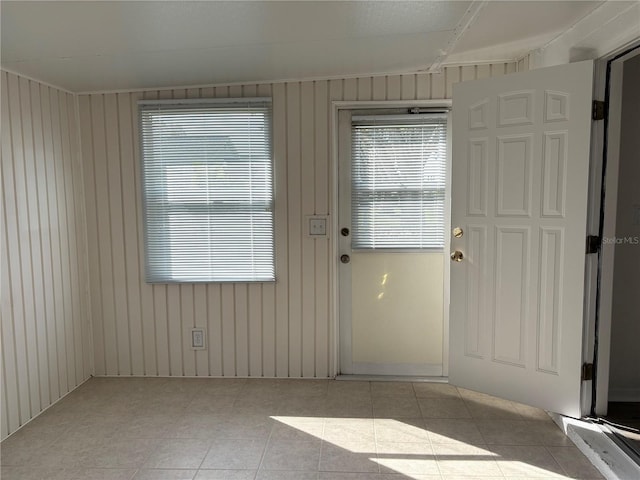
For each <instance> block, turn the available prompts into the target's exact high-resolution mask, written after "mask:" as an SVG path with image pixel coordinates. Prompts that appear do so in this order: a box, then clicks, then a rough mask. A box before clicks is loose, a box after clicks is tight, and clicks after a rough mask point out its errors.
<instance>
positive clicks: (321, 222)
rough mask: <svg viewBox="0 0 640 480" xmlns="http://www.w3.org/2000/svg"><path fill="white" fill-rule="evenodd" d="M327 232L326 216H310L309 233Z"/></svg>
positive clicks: (320, 234)
mask: <svg viewBox="0 0 640 480" xmlns="http://www.w3.org/2000/svg"><path fill="white" fill-rule="evenodd" d="M326 234H327V219H326V218H310V219H309V235H312V236H315V235H318V236H325V235H326Z"/></svg>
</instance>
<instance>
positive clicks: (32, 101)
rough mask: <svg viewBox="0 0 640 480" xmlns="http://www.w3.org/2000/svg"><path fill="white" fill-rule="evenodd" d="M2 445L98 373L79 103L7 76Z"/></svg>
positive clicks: (4, 76) (4, 102)
mask: <svg viewBox="0 0 640 480" xmlns="http://www.w3.org/2000/svg"><path fill="white" fill-rule="evenodd" d="M0 90H1V92H2V215H3V217H2V238H1V239H0V244H1V245H2V259H1V262H0V264H1V271H2V279H1V287H0V292H1V297H2V307H1V310H0V316H1V328H2V397H1V398H0V411H1V412H2V422H1V424H2V438H4V437H6V436H7V435H8V434H10V433H12V432H14V431H15V430H16V429H18V428H19V427H20V426H21V425H24V424H25V423H26V422H28V421H29V420H30V419H31V418H33V417H35V416H36V415H38V414H39V413H40V412H41V411H42V410H44V409H45V408H47V407H48V406H49V405H51V404H52V403H54V402H55V401H57V400H58V399H60V398H61V397H62V396H64V395H65V394H66V393H68V392H69V391H71V390H73V389H74V388H75V387H76V386H78V385H79V384H81V383H82V382H83V381H84V380H86V379H87V378H88V377H89V375H90V373H91V365H92V363H93V352H92V349H91V335H90V326H91V325H90V319H89V317H88V315H87V313H88V310H87V305H88V299H87V297H86V294H87V293H88V290H87V288H86V285H87V269H86V244H85V243H86V239H85V227H84V220H83V218H84V213H83V208H84V207H83V205H84V200H83V184H82V177H81V175H80V172H81V164H80V155H79V138H78V124H77V108H76V99H75V97H74V95H72V94H70V93H66V92H64V91H61V90H57V89H55V88H52V87H49V86H46V85H42V84H40V83H38V82H35V81H32V80H28V79H26V78H23V77H20V76H17V75H13V74H10V73H6V72H4V71H3V72H2V77H1V88H0Z"/></svg>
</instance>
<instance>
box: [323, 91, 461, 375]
mask: <svg viewBox="0 0 640 480" xmlns="http://www.w3.org/2000/svg"><path fill="white" fill-rule="evenodd" d="M451 106H452V101H451V100H450V99H441V100H384V101H383V100H381V101H375V100H374V101H358V100H333V101H332V102H331V114H330V119H329V121H330V125H329V131H330V135H331V177H330V178H331V185H330V190H331V191H330V195H331V217H332V218H331V222H332V225H331V230H330V231H332V232H335V233H334V235H332V238H331V239H330V241H331V248H330V250H331V252H332V256H333V259H332V261H331V266H332V268H331V272H330V278H331V283H332V289H331V292H330V293H331V297H332V298H331V313H332V317H333V318H332V321H331V329H332V332H331V336H330V338H331V339H332V341H331V344H332V346H333V352H332V355H331V360H332V364H333V365H332V368H331V372H330V374H331V375H332V376H333V377H335V376H336V375H338V374H339V373H340V370H341V368H340V301H339V300H340V296H339V295H340V280H339V260H338V257H339V253H340V247H339V240H340V239H339V237H338V233H337V232H339V231H340V226H339V223H338V222H339V211H340V210H339V204H338V193H339V183H338V182H339V180H340V178H339V176H338V167H339V163H340V162H339V160H340V158H339V149H338V134H339V121H338V114H339V112H340V111H341V110H356V109H357V110H364V109H383V108H410V107H419V108H448V109H450V108H451ZM445 188H446V193H445V213H444V215H445V232H448V231H449V229H450V225H449V223H450V221H451V198H450V197H451V122H450V121H447V183H446V187H445ZM444 237H445V242H444V247H443V252H444V254H445V255H446V254H447V252H448V251H449V237H450V236H449V235H447V234H445V236H444ZM444 265H445V267H444V276H443V282H444V288H443V292H444V294H443V296H444V298H443V307H444V309H443V317H444V318H443V334H442V337H443V338H442V342H443V343H442V376H443V377H447V376H448V374H449V288H450V285H449V283H450V282H449V262H444Z"/></svg>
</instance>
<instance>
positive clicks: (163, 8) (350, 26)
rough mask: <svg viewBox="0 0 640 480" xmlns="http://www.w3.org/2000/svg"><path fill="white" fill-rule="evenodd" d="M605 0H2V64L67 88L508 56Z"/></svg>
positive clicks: (402, 68)
mask: <svg viewBox="0 0 640 480" xmlns="http://www.w3.org/2000/svg"><path fill="white" fill-rule="evenodd" d="M602 3H603V2H601V1H491V2H484V1H451V0H450V1H355V2H352V1H341V2H325V1H304V2H275V1H274V2H271V1H255V2H253V1H252V2H249V1H230V2H218V1H209V2H195V1H183V2H179V1H141V2H129V1H120V2H116V1H113V2H89V1H85V2H23V1H2V2H1V3H0V8H1V11H0V15H1V17H2V25H1V40H2V51H1V55H2V67H3V68H6V69H8V70H10V71H14V72H17V73H21V74H23V75H27V76H30V77H33V78H36V79H38V80H41V81H44V82H48V83H51V84H53V85H57V86H60V87H63V88H66V89H68V90H71V91H76V92H79V91H100V90H117V89H136V88H149V87H165V86H182V85H185V86H186V85H204V84H224V83H240V82H264V81H273V80H283V79H303V78H305V79H306V78H327V77H337V76H353V75H375V74H385V73H400V72H415V71H419V70H426V69H429V68H434V67H437V66H439V65H440V64H441V63H443V62H444V63H451V62H456V63H458V62H461V63H464V62H479V61H502V60H512V59H516V58H518V57H520V56H523V55H525V54H526V53H527V52H529V51H530V50H532V49H535V48H538V47H541V46H543V45H545V44H546V43H548V42H549V41H551V40H552V39H553V38H555V37H556V36H557V35H558V34H559V33H561V32H562V31H564V30H566V29H567V28H569V27H571V26H572V25H573V24H575V23H576V22H577V21H578V20H580V19H581V18H583V17H584V16H585V15H587V14H588V13H590V12H591V11H592V10H594V9H595V8H597V7H598V6H599V5H600V4H602ZM467 26H468V28H465V27H467Z"/></svg>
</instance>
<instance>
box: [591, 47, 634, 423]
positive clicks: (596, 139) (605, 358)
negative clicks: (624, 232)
mask: <svg viewBox="0 0 640 480" xmlns="http://www.w3.org/2000/svg"><path fill="white" fill-rule="evenodd" d="M638 48H640V39H636V40H634V41H632V42H630V43H628V44H626V45H623V46H621V47H620V48H617V49H616V50H614V51H613V52H611V53H609V54H607V55H604V56H602V57H600V58H599V59H598V60H597V61H596V63H595V82H594V98H596V99H597V100H603V101H605V102H606V103H607V105H606V106H605V108H606V111H605V120H604V121H603V122H595V123H594V126H593V130H592V144H591V147H592V153H591V155H592V165H593V172H594V174H593V178H592V179H591V185H590V187H591V188H592V192H593V193H592V195H591V198H590V201H591V202H592V204H591V207H590V208H589V227H588V229H589V230H588V231H589V234H592V235H599V236H600V237H601V238H602V239H604V238H609V237H613V236H615V228H616V210H617V202H616V201H615V200H616V199H617V192H618V172H619V170H618V168H619V161H620V157H619V149H620V130H621V121H620V120H621V114H622V67H623V65H624V62H625V61H626V60H628V59H629V58H631V57H633V56H635V55H638V54H639V53H638V50H637V49H638ZM632 50H635V53H633V52H631V51H632ZM611 199H613V200H614V201H613V202H612V201H607V200H611ZM614 249H615V245H614V244H611V243H604V242H602V243H601V246H600V252H599V254H598V255H597V256H594V257H596V258H594V259H593V260H591V261H590V263H591V264H592V265H591V271H590V270H587V280H586V281H587V285H589V284H591V287H590V288H589V290H587V293H588V295H587V297H588V298H587V300H586V306H587V308H588V310H587V312H588V323H589V325H588V328H587V329H586V332H585V346H584V358H592V359H593V364H594V378H593V382H592V388H591V390H590V391H586V392H584V393H585V395H584V397H585V398H584V399H583V411H585V412H590V414H591V415H604V414H606V413H607V405H608V401H609V371H610V353H611V325H612V306H613V265H614ZM587 268H589V267H587ZM585 390H586V389H585Z"/></svg>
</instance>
